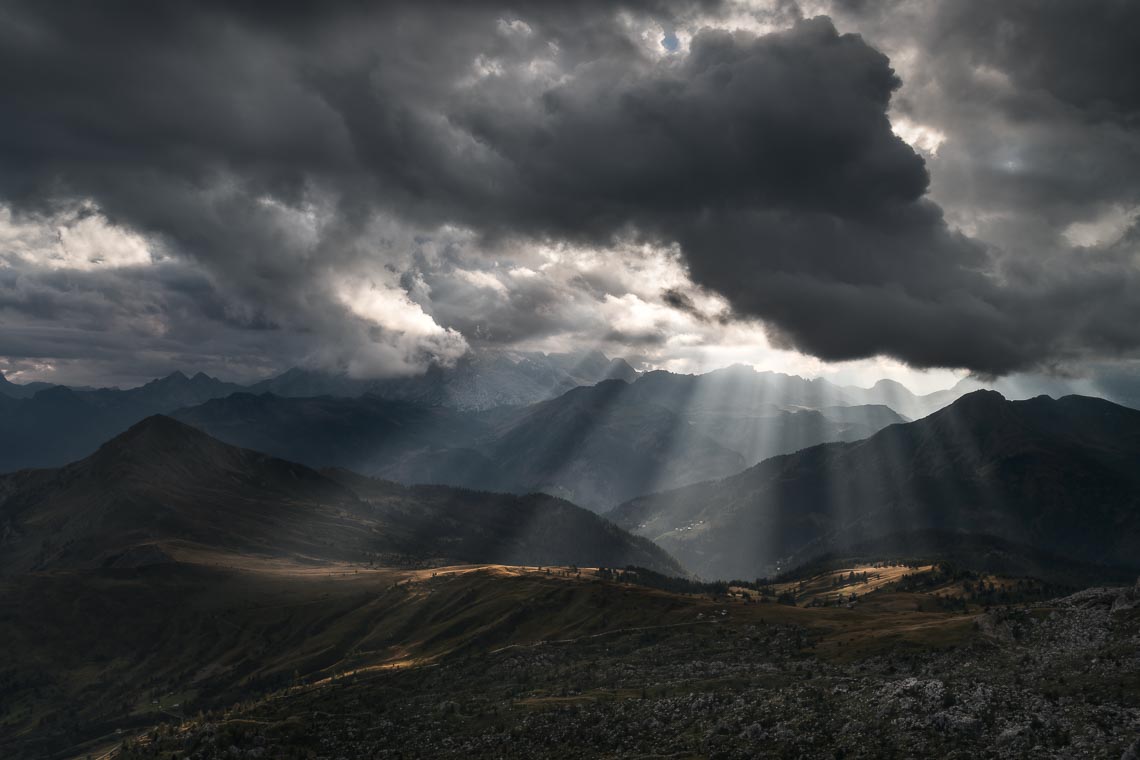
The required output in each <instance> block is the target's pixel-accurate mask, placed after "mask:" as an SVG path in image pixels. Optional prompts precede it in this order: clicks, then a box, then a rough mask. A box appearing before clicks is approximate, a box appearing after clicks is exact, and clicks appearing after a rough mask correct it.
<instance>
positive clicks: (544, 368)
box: [248, 351, 637, 411]
mask: <svg viewBox="0 0 1140 760" xmlns="http://www.w3.org/2000/svg"><path fill="white" fill-rule="evenodd" d="M636 377H637V372H636V371H635V370H634V369H633V368H632V367H631V366H629V364H628V363H627V362H626V361H625V360H624V359H610V358H608V357H606V356H605V355H604V354H602V353H601V352H600V351H591V352H583V353H570V354H542V353H537V352H533V353H527V352H523V353H516V352H504V351H478V352H474V353H472V354H469V355H467V356H464V357H463V358H461V359H460V360H459V361H458V362H456V364H455V365H454V366H451V367H440V366H434V365H433V366H432V367H430V368H429V369H428V370H427V372H426V373H424V374H422V375H415V376H409V377H396V378H386V379H356V378H350V377H348V376H346V375H340V374H336V373H330V372H320V371H313V370H303V369H291V370H289V371H287V372H285V373H283V374H281V375H279V376H277V377H274V378H270V379H268V380H263V381H261V382H259V383H255V384H254V385H252V386H250V387H249V388H248V390H249V392H251V393H255V394H262V393H272V394H273V395H276V396H285V397H290V398H302V397H309V396H343V397H349V398H355V397H358V396H364V395H371V396H376V397H378V398H382V399H387V400H390V401H405V402H408V403H415V404H422V405H426V406H444V407H447V408H450V409H459V410H465V411H478V410H484V409H491V408H493V407H496V406H508V405H525V404H533V403H536V402H539V401H544V400H546V399H550V398H554V397H556V396H559V395H561V394H563V393H565V392H566V391H568V390H570V389H572V388H576V387H578V386H580V385H594V384H595V383H598V382H601V381H603V380H608V379H615V378H616V379H621V380H633V379H635V378H636Z"/></svg>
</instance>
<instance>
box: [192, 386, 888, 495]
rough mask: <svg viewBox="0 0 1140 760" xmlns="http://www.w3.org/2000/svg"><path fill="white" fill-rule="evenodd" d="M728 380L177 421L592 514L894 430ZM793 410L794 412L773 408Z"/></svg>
mask: <svg viewBox="0 0 1140 760" xmlns="http://www.w3.org/2000/svg"><path fill="white" fill-rule="evenodd" d="M748 372H749V373H751V374H752V375H754V376H756V377H758V378H761V379H766V378H764V376H763V375H761V374H759V373H753V372H752V371H751V370H748ZM735 374H737V373H728V372H714V373H710V374H709V375H702V376H691V375H674V374H670V373H667V372H653V373H649V374H647V375H644V376H642V377H640V378H638V379H637V380H636V381H634V382H632V383H626V382H624V381H622V380H607V381H604V382H602V383H598V384H597V385H595V386H582V387H579V388H575V389H573V390H571V391H568V392H567V393H565V394H563V395H561V396H559V397H558V398H555V399H551V400H549V401H542V402H539V403H537V404H532V405H530V406H525V407H499V408H497V409H493V410H488V411H484V412H462V411H456V410H451V409H447V408H444V407H425V406H420V405H415V404H408V403H405V402H400V401H389V400H384V399H380V398H377V397H374V396H365V397H361V398H357V399H345V398H329V397H320V398H308V399H297V398H279V397H276V396H271V395H260V396H255V395H253V394H248V393H242V394H234V395H231V396H228V397H226V398H223V399H215V400H213V401H209V402H207V403H205V404H202V405H200V406H197V407H194V408H190V409H183V410H179V411H177V412H174V413H173V414H174V416H175V417H177V418H178V419H180V420H182V421H184V422H187V423H190V424H192V425H194V426H196V427H198V428H201V429H202V430H205V431H207V432H208V433H210V434H211V435H214V436H216V437H218V438H219V439H221V440H224V441H228V442H230V443H233V444H236V445H240V446H246V447H249V448H253V449H258V450H261V451H267V452H269V453H272V454H275V455H277V456H281V457H285V458H288V459H293V460H296V461H299V462H304V463H306V464H311V465H314V466H330V465H334V466H342V467H349V468H352V469H355V470H359V471H361V472H365V473H368V474H371V475H377V476H380V477H384V478H389V479H392V480H397V481H400V482H403V483H438V484H447V485H455V486H463V487H467V488H477V489H484V490H493V491H504V492H511V493H527V492H530V491H542V492H546V493H551V494H555V495H558V496H562V497H564V498H566V499H569V500H571V501H573V502H574V503H576V504H580V505H582V506H585V507H588V508H590V509H594V510H598V511H601V510H605V509H608V508H610V507H613V506H615V505H616V504H619V503H621V502H622V501H625V500H627V499H630V498H632V497H634V496H638V495H641V494H645V493H649V492H651V491H657V490H662V489H667V488H673V487H677V486H680V485H685V484H688V483H694V482H699V481H701V480H707V479H709V478H719V477H725V476H727V475H731V474H733V473H736V472H739V471H741V470H743V469H744V468H745V467H747V466H748V465H750V464H755V463H756V462H758V461H760V460H761V459H764V458H766V457H768V456H772V455H774V454H781V453H787V452H790V451H795V450H798V449H800V448H804V447H806V446H811V445H815V444H817V443H820V442H823V441H837V440H857V439H860V438H864V437H866V436H868V435H870V434H871V433H873V432H875V431H877V430H879V429H881V428H882V427H884V426H886V425H888V424H893V423H897V422H902V421H904V418H902V417H900V416H899V415H897V414H895V413H894V412H893V411H891V410H890V409H888V408H886V407H882V406H878V407H842V406H825V407H823V408H822V409H820V410H814V409H804V408H801V407H800V406H799V405H798V404H802V403H808V402H812V403H822V402H823V401H831V400H834V399H831V398H829V397H826V398H825V397H823V396H819V395H818V394H814V395H807V394H804V393H796V392H794V391H793V392H792V393H791V394H787V393H785V394H784V395H781V394H780V393H779V392H774V393H771V394H767V393H758V392H756V391H757V389H756V387H754V386H747V387H748V390H749V391H751V393H750V395H749V396H746V397H744V398H742V399H740V401H739V402H737V401H735V400H733V398H732V396H731V395H729V396H726V395H725V393H726V391H727V390H730V388H729V387H728V386H730V385H731V382H726V381H732V380H733V379H734V376H735ZM795 381H798V382H803V383H809V382H810V381H800V379H799V378H795ZM790 384H793V385H794V384H795V383H790ZM809 387H812V386H809ZM761 399H763V400H761ZM789 399H790V400H791V401H794V402H796V404H787V403H783V404H781V403H777V402H781V401H787V400H789Z"/></svg>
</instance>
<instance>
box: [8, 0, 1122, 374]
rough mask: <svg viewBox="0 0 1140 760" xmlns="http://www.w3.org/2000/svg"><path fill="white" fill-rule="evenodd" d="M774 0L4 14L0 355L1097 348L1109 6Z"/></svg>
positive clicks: (1030, 351)
mask: <svg viewBox="0 0 1140 760" xmlns="http://www.w3.org/2000/svg"><path fill="white" fill-rule="evenodd" d="M805 5H807V6H810V7H807V8H806V10H807V14H806V15H810V14H811V12H814V11H817V10H818V11H821V12H823V13H825V14H827V15H826V16H820V17H817V18H804V15H805V13H804V12H802V10H801V9H800V8H798V7H797V6H796V5H795V4H793V3H784V2H780V3H772V4H770V5H765V6H762V7H757V8H753V7H745V6H741V5H735V4H729V3H723V2H677V1H670V0H659V1H653V0H645V1H644V2H638V1H632V0H631V1H630V2H625V3H621V4H618V5H615V4H612V3H603V2H594V1H592V0H576V1H575V2H568V3H559V4H542V5H540V6H536V7H514V6H507V5H503V4H499V3H494V2H467V3H453V4H449V3H443V2H440V3H406V4H401V3H387V4H338V5H336V6H329V5H327V4H318V3H307V2H294V3H286V4H274V5H272V6H261V5H246V6H233V5H232V4H226V3H211V2H203V3H196V4H174V3H171V4H161V3H152V4H146V5H144V6H139V5H137V4H128V3H100V4H75V5H66V6H65V5H59V4H42V3H9V4H6V5H5V7H4V9H2V10H0V109H2V110H3V112H4V113H5V114H6V115H8V118H6V119H4V120H3V121H2V122H0V165H2V166H3V169H4V171H3V172H0V208H2V209H3V212H2V214H0V246H2V249H0V267H2V268H0V319H2V320H3V321H4V325H5V330H4V336H3V337H2V338H0V355H3V356H7V357H9V361H26V362H37V361H44V360H49V359H50V360H55V361H80V360H82V359H83V358H85V357H86V358H87V359H88V360H90V361H95V362H108V363H111V364H113V363H115V362H116V361H118V362H120V364H123V365H125V364H129V363H130V362H132V361H133V362H135V363H136V365H137V367H138V373H139V374H142V373H143V372H144V370H143V369H142V368H143V367H144V366H145V367H147V368H148V369H149V367H150V366H152V365H154V366H157V365H160V364H162V363H163V362H166V363H167V364H169V363H171V362H178V361H181V360H186V361H191V362H193V363H196V364H198V365H205V366H206V367H207V368H212V369H214V370H218V369H219V368H223V367H228V368H230V369H231V370H232V371H233V372H231V374H232V373H234V372H236V373H237V374H243V373H244V374H255V373H257V372H259V371H263V370H266V369H272V368H280V367H282V366H285V365H288V364H292V363H299V362H309V363H316V364H321V365H324V366H332V367H339V368H342V369H345V370H347V371H349V372H352V373H354V374H370V375H379V374H399V373H407V372H414V371H417V370H419V369H422V368H423V367H424V366H426V365H427V364H428V363H430V362H433V361H434V362H443V363H446V362H449V361H453V360H455V359H456V358H457V357H458V356H460V355H461V354H462V353H463V352H464V351H466V350H468V348H469V347H471V346H508V347H509V346H521V345H525V346H532V347H533V346H538V347H549V348H565V347H570V346H582V345H604V346H607V347H609V348H610V349H611V350H614V349H615V347H616V348H617V350H624V351H626V352H629V353H631V354H640V355H645V356H647V357H649V358H650V359H651V360H652V361H654V362H656V363H660V364H667V363H668V362H669V361H670V360H671V359H675V358H677V357H678V356H682V355H684V354H685V352H686V351H687V350H689V349H690V348H691V347H692V346H694V345H701V344H704V345H734V344H739V343H741V342H746V341H749V340H752V341H756V342H757V343H758V344H762V343H764V338H763V336H762V334H761V332H760V329H761V328H760V327H759V325H763V329H764V330H765V331H766V332H767V336H768V340H769V341H770V342H771V343H772V344H774V345H775V346H776V347H778V348H783V349H788V350H794V351H799V352H804V353H807V354H810V355H812V356H815V357H819V358H820V359H822V360H825V361H843V360H853V359H861V358H864V357H875V356H887V357H893V358H894V359H897V360H899V361H902V362H904V363H906V364H908V365H910V366H914V367H956V368H957V367H960V368H966V369H970V370H973V371H976V372H979V373H985V374H1003V373H1007V372H1011V371H1019V370H1034V369H1039V368H1042V367H1045V368H1048V367H1057V366H1070V365H1073V364H1079V363H1081V362H1085V361H1088V360H1092V359H1096V360H1104V359H1114V358H1119V357H1128V356H1134V355H1135V353H1136V351H1137V348H1138V347H1140V299H1137V298H1136V296H1135V293H1136V292H1138V290H1137V286H1138V285H1140V282H1138V281H1137V280H1138V279H1140V278H1138V275H1137V272H1138V271H1140V267H1138V259H1137V253H1136V251H1137V246H1136V244H1137V238H1138V237H1140V233H1138V232H1137V231H1136V227H1135V219H1136V209H1138V208H1140V187H1138V186H1137V185H1138V183H1137V181H1136V179H1135V178H1136V177H1138V176H1140V139H1138V137H1137V118H1138V114H1140V102H1138V101H1137V99H1136V93H1137V92H1140V87H1138V86H1136V85H1137V84H1138V82H1137V79H1140V65H1138V64H1137V60H1136V53H1135V51H1136V50H1137V49H1140V46H1137V45H1136V44H1134V43H1135V42H1136V40H1134V39H1132V37H1133V36H1134V35H1135V32H1134V31H1132V30H1134V29H1136V28H1140V25H1138V24H1136V23H1132V22H1133V21H1136V19H1132V18H1131V16H1132V15H1135V11H1134V9H1130V7H1129V6H1128V5H1127V4H1121V3H1114V2H1109V1H1108V0H1103V1H1098V2H1091V3H1089V4H1088V8H1087V9H1086V11H1087V12H1086V11H1082V16H1081V18H1079V19H1077V18H1073V17H1071V16H1072V12H1071V11H1070V10H1067V6H1066V5H1064V4H1052V5H1050V4H1046V7H1045V8H1044V9H1043V10H1040V12H1039V9H1038V5H1037V4H1030V3H1019V2H1013V3H1003V4H992V3H981V2H979V3H975V4H971V3H958V2H953V3H951V2H926V3H906V4H897V5H891V4H879V3H875V4H871V3H862V2H855V1H854V0H846V1H845V2H840V1H838V0H837V1H836V2H830V3H828V2H819V3H811V4H808V3H805ZM967 6H969V7H967ZM1082 7H1084V6H1083V4H1082ZM1078 24H1079V25H1081V26H1082V28H1086V29H1088V34H1087V35H1082V36H1081V39H1078V40H1075V41H1074V40H1072V39H1071V37H1072V35H1068V34H1067V30H1068V29H1072V28H1073V27H1074V25H1078ZM852 32H858V33H859V34H854V33H852ZM1099 33H1103V36H1102V37H1097V36H1096V35H1097V34H1099ZM1086 36H1087V39H1094V38H1095V39H1098V40H1100V41H1099V42H1098V43H1097V46H1096V47H1095V48H1094V47H1090V45H1091V43H1086V42H1084V39H1085V38H1086ZM888 56H889V57H888ZM904 138H905V139H904ZM130 346H134V347H135V348H134V350H133V354H134V356H132V350H131V349H130V348H129V347H130ZM758 350H763V349H762V348H761V349H758ZM116 357H118V359H116ZM117 372H118V373H119V374H120V375H126V374H130V373H129V372H128V371H126V370H125V369H124V368H123V367H122V366H120V368H119V369H118V370H117Z"/></svg>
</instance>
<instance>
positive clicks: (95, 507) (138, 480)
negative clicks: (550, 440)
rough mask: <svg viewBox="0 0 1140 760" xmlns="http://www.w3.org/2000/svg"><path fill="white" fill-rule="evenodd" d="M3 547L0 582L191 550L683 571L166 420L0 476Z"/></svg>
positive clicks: (455, 499)
mask: <svg viewBox="0 0 1140 760" xmlns="http://www.w3.org/2000/svg"><path fill="white" fill-rule="evenodd" d="M0 545H2V547H3V552H2V553H0V572H3V573H18V572H23V571H27V570H32V569H37V568H69V567H74V568H90V567H99V566H106V565H114V566H121V565H123V564H124V563H126V564H128V565H129V564H130V563H133V562H138V561H145V562H146V563H147V564H151V563H154V562H161V561H164V560H165V559H168V556H167V555H168V553H169V552H170V551H173V549H172V547H175V546H185V545H194V546H201V547H206V548H209V549H211V550H217V551H223V552H226V553H231V554H236V555H250V554H253V555H261V556H287V557H291V558H294V559H302V560H321V561H358V562H359V561H364V560H365V559H367V558H379V557H386V558H392V557H396V558H399V559H401V560H406V561H413V562H422V561H428V560H452V561H460V562H520V563H521V562H526V563H529V564H553V563H555V562H560V563H563V564H571V563H579V564H588V563H595V564H604V565H625V564H647V565H649V566H653V567H656V568H660V569H661V570H662V571H665V572H673V573H676V572H679V570H680V568H679V566H678V565H677V564H676V563H675V562H674V561H673V560H672V559H671V558H670V557H668V555H666V554H665V553H664V552H663V551H661V550H660V549H658V548H657V547H655V546H654V545H653V544H651V543H650V542H648V541H646V540H644V539H638V538H635V537H633V536H630V535H629V534H627V533H625V532H624V531H622V530H619V529H617V528H616V527H614V526H613V525H611V524H609V523H607V522H606V521H605V520H602V519H601V518H599V517H597V516H596V515H594V514H592V513H590V512H588V511H586V510H583V509H581V508H579V507H576V506H574V505H572V504H569V503H567V502H563V501H561V500H558V499H554V498H551V497H547V496H541V495H532V496H522V497H518V496H501V495H491V494H480V493H470V492H461V491H456V490H455V489H447V488H436V489H426V490H425V489H415V488H405V487H402V486H398V485H396V484H391V483H382V482H378V481H372V480H368V479H365V478H362V477H360V476H354V475H351V474H345V473H337V474H335V475H334V476H333V477H330V476H329V475H327V474H321V473H319V472H317V471H315V470H312V469H310V468H308V467H305V466H303V465H299V464H295V463H292V462H288V461H285V460H281V459H276V458H273V457H270V456H268V455H265V454H261V453H258V452H255V451H250V450H247V449H240V448H237V447H234V446H229V445H227V444H224V443H221V442H220V441H217V440H214V439H213V438H210V437H209V436H207V435H206V434H204V433H202V432H200V431H198V430H196V429H194V428H192V427H190V426H188V425H185V424H183V423H180V422H177V421H175V420H173V419H170V418H167V417H162V416H155V417H151V418H148V419H146V420H144V421H142V422H140V423H138V424H137V425H135V426H133V427H132V428H131V429H130V430H128V431H127V432H126V433H124V434H122V435H120V436H118V437H117V438H115V439H113V440H111V441H109V442H108V443H106V444H105V445H104V446H102V447H101V448H100V449H99V450H98V451H97V452H96V453H95V454H93V455H92V456H90V457H88V458H87V459H84V460H82V461H79V462H76V463H74V464H71V465H68V466H66V467H63V468H60V469H57V470H30V471H22V472H18V473H14V474H12V475H7V476H2V477H0ZM140 558H141V559H140Z"/></svg>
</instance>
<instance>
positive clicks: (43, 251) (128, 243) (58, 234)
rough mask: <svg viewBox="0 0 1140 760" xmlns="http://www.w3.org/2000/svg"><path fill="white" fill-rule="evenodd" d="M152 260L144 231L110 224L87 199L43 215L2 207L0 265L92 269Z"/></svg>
mask: <svg viewBox="0 0 1140 760" xmlns="http://www.w3.org/2000/svg"><path fill="white" fill-rule="evenodd" d="M154 258H155V257H154V256H153V255H152V247H151V245H150V244H149V243H148V241H147V240H146V239H145V238H144V237H143V236H142V235H139V234H138V233H136V232H133V231H131V230H129V229H126V228H123V227H120V226H118V225H114V224H112V223H111V222H109V221H108V220H107V218H106V217H105V216H103V215H102V214H101V213H100V212H99V210H98V209H97V208H96V207H95V206H94V205H93V204H91V203H83V204H80V205H78V206H75V207H73V208H71V209H68V210H66V211H61V212H58V213H56V214H53V215H51V216H47V217H19V216H17V215H14V214H13V213H12V210H11V209H10V208H7V207H0V264H7V265H8V266H12V265H14V264H16V263H18V262H22V263H25V264H30V265H32V266H35V267H43V268H47V269H77V270H85V271H91V270H97V269H113V268H118V267H130V266H146V265H149V264H151V263H152V261H153V259H154Z"/></svg>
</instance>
